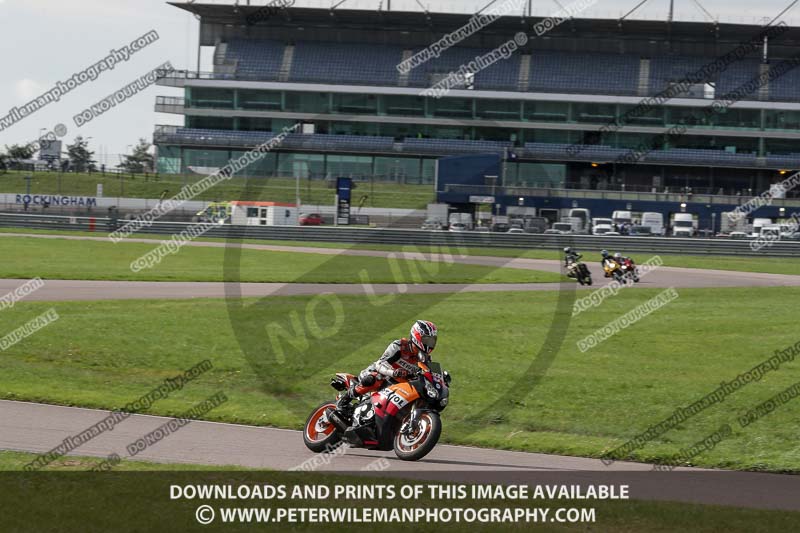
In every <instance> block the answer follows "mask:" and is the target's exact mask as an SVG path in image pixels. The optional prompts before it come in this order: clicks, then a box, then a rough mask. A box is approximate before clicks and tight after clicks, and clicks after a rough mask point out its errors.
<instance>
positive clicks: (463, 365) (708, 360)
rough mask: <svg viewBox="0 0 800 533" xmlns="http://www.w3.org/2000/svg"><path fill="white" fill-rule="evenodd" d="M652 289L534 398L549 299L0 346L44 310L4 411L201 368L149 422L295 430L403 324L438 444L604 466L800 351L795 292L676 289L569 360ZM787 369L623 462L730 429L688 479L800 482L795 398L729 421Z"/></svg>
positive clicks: (398, 304)
mask: <svg viewBox="0 0 800 533" xmlns="http://www.w3.org/2000/svg"><path fill="white" fill-rule="evenodd" d="M658 292H660V291H657V290H647V289H637V290H627V291H622V292H621V293H620V294H619V295H617V296H615V297H613V298H610V299H608V300H606V301H605V302H604V303H603V305H602V306H600V307H599V308H596V309H593V310H589V311H586V312H584V313H581V314H580V315H578V316H577V317H575V318H574V319H572V321H571V323H570V324H569V329H568V330H567V331H566V333H565V335H566V337H565V340H564V343H563V345H561V347H560V348H559V349H557V350H556V351H554V352H553V355H554V358H553V360H552V366H550V367H549V368H545V371H544V372H541V374H542V375H541V376H539V377H540V379H539V380H538V383H536V386H535V387H534V388H533V390H532V392H531V393H530V394H526V393H525V391H526V390H527V389H526V385H527V384H528V383H529V382H530V380H529V379H527V378H526V379H524V380H523V382H522V384H520V385H515V383H516V381H517V380H518V379H521V378H522V374H523V373H524V372H525V371H526V370H527V368H528V366H529V365H530V364H531V362H532V361H533V360H534V359H535V358H536V354H537V353H538V351H539V349H540V347H541V345H542V343H543V339H544V338H545V336H546V335H547V333H548V330H549V329H550V328H551V323H555V324H556V325H557V327H561V326H562V325H563V324H564V320H566V319H568V316H569V312H570V309H566V310H565V311H566V313H565V314H564V315H562V316H559V317H557V318H556V320H555V321H554V320H553V312H554V304H555V301H556V297H557V295H556V294H555V293H553V292H534V293H509V292H506V293H461V294H454V295H451V296H448V297H445V296H441V295H439V296H434V295H406V296H403V297H402V298H395V299H394V300H391V301H388V300H387V299H386V298H380V299H377V300H374V301H373V300H370V299H368V298H364V297H356V296H339V297H335V296H329V297H326V298H323V299H319V298H316V299H314V298H311V297H276V298H267V299H264V300H263V301H261V302H259V303H256V302H253V301H250V300H247V301H246V306H245V307H244V308H243V309H239V308H238V307H237V304H236V303H235V302H231V303H228V304H226V303H225V302H223V301H220V300H194V301H137V302H129V301H128V302H122V301H104V302H73V303H71V302H58V303H56V304H49V303H38V302H20V303H17V305H16V306H15V307H14V308H13V309H7V310H5V311H4V312H2V313H0V331H11V330H12V329H14V328H16V327H19V326H20V325H21V324H23V323H25V322H26V321H27V320H29V319H32V318H33V317H35V316H37V315H38V314H40V313H42V312H44V311H45V310H46V309H48V308H49V307H51V306H54V307H55V308H56V309H57V311H58V313H59V315H60V316H61V317H62V318H61V319H60V320H58V321H57V322H55V323H54V324H52V325H49V326H47V328H46V329H45V330H44V331H42V332H39V333H38V334H36V335H33V336H31V337H28V338H26V339H25V340H23V341H22V342H20V343H19V344H16V345H14V346H12V347H10V348H9V349H8V350H6V351H5V352H2V357H0V397H2V398H6V399H20V400H31V401H42V402H52V403H58V404H66V405H81V406H86V407H97V408H113V407H119V406H122V405H124V404H125V403H127V402H128V401H131V400H133V399H135V398H137V397H138V396H140V395H141V394H143V393H144V392H146V391H148V390H149V389H150V388H152V386H153V384H155V383H157V382H159V381H160V380H162V379H164V378H166V377H171V376H173V375H175V374H176V373H177V372H178V371H180V370H181V369H185V368H188V367H190V366H192V365H194V364H195V363H197V362H199V361H200V360H202V359H205V358H207V357H208V358H210V359H211V360H212V361H213V363H214V365H215V368H214V369H213V370H212V371H210V372H209V373H208V374H205V375H203V376H201V377H200V378H199V379H198V380H196V381H195V382H192V384H191V385H190V386H187V387H186V388H185V389H184V390H183V391H180V392H179V393H176V394H174V395H173V396H171V397H170V398H168V399H165V400H162V401H159V402H158V403H157V404H155V405H154V406H153V407H152V408H151V412H152V413H156V414H163V415H175V414H179V413H181V412H182V411H183V410H185V409H187V408H188V407H190V406H191V405H193V404H194V403H196V402H198V401H200V400H202V399H204V398H206V397H208V396H209V395H211V394H213V393H215V392H216V391H218V390H220V389H221V390H223V391H224V392H225V393H226V395H227V396H228V397H229V399H230V401H228V402H227V403H226V404H224V405H222V406H220V407H219V408H217V409H215V410H214V411H213V412H212V413H210V415H209V417H210V419H212V420H219V421H229V422H241V423H247V424H257V425H274V426H280V427H289V428H299V427H301V425H302V423H303V421H304V418H305V416H306V414H307V412H308V410H310V408H311V406H312V404H314V403H317V402H319V401H321V400H323V399H326V398H330V397H332V393H333V391H332V390H331V389H330V387H329V386H328V378H329V376H330V375H331V374H332V373H333V372H335V371H350V372H355V371H358V370H360V369H362V368H364V367H365V366H366V365H367V364H368V363H370V362H371V361H374V360H375V359H376V358H377V357H378V355H379V354H380V353H381V352H382V351H383V349H384V348H385V346H386V344H387V343H388V342H389V341H391V340H392V339H395V338H398V337H400V336H404V335H406V334H407V328H408V324H409V323H410V321H411V320H412V319H413V318H426V319H429V320H433V321H435V322H437V324H438V325H439V326H440V328H441V338H440V342H439V347H438V348H437V352H436V359H437V360H439V361H441V362H442V364H443V365H444V366H445V368H447V369H449V370H450V371H451V372H452V374H453V376H454V380H453V394H452V397H451V403H450V406H449V407H448V409H447V410H446V411H445V413H444V423H445V430H444V433H443V439H444V441H446V442H451V443H460V444H469V445H477V446H487V447H494V448H505V449H514V450H525V451H539V452H548V453H558V454H567V455H578V456H592V457H599V456H601V455H602V454H603V453H604V451H606V450H609V449H612V448H615V447H617V446H619V445H621V444H623V443H624V442H625V441H626V440H628V439H629V438H631V437H633V436H635V435H637V434H638V433H640V432H641V431H643V430H645V429H646V428H647V427H648V426H649V425H651V424H653V423H656V422H659V421H661V420H663V419H665V418H667V417H669V416H670V415H671V414H672V412H673V411H674V410H675V409H676V408H677V407H679V406H686V405H688V404H690V403H692V402H694V401H696V400H698V399H700V398H701V397H702V396H704V395H706V394H707V393H710V392H711V391H713V390H714V389H715V388H716V387H718V386H719V384H720V382H721V381H723V380H726V381H727V380H732V379H734V378H735V377H736V376H737V375H738V374H739V373H742V372H745V371H746V370H749V369H750V368H751V367H753V366H754V365H756V364H758V363H760V362H761V361H763V360H765V359H767V358H768V357H770V356H771V355H772V353H773V351H774V350H776V349H783V348H785V347H786V346H789V345H791V344H794V343H795V342H797V340H798V339H797V327H796V305H795V303H796V299H797V298H798V297H800V289H798V288H794V287H782V288H758V289H756V288H752V289H750V288H736V289H680V290H679V294H680V297H679V298H678V299H677V300H675V301H673V302H672V303H670V304H669V305H667V306H666V307H664V308H661V309H659V310H658V311H656V312H655V313H654V314H653V315H651V316H648V317H646V318H644V319H642V320H641V321H639V322H637V323H636V324H634V325H632V326H630V327H628V328H627V329H624V330H623V331H621V332H620V333H618V334H617V335H616V336H614V337H613V338H611V339H609V340H607V341H605V342H604V343H602V344H600V345H599V346H598V347H596V348H594V349H592V350H590V351H588V352H586V353H581V352H580V351H579V350H578V349H577V347H576V343H577V341H578V340H579V339H581V338H583V337H584V336H586V335H588V334H590V333H591V332H593V331H595V330H596V329H598V328H600V327H602V326H604V325H606V324H607V323H609V322H610V321H612V320H614V319H615V318H617V317H619V316H621V315H622V314H623V313H625V312H626V311H628V310H630V309H631V308H632V307H634V306H636V305H638V304H640V303H643V302H644V301H646V300H648V299H649V298H651V297H653V296H654V295H655V294H657V293H658ZM570 305H571V304H570ZM567 307H569V306H567ZM232 323H235V324H236V328H233V327H232V325H231V324H232ZM276 325H277V326H276ZM279 330H285V332H286V336H285V337H279V336H277V335H276V333H275V332H276V331H279ZM304 332H305V334H304ZM273 341H275V342H276V343H277V344H274V343H273ZM278 346H280V349H278V348H277V347H278ZM551 351H552V350H551ZM548 353H550V352H548ZM797 365H798V363H797V362H793V363H786V364H785V365H784V366H783V367H781V369H780V370H779V371H776V372H771V373H769V374H768V375H766V376H765V377H764V378H763V379H762V380H761V381H759V382H754V383H751V384H749V385H747V386H746V387H745V388H742V389H740V390H739V391H737V392H736V393H734V394H732V395H731V396H729V397H728V398H726V399H725V401H724V402H723V403H722V404H719V405H714V406H712V407H710V408H709V409H707V410H705V411H703V412H702V413H700V414H699V415H697V416H696V417H694V418H692V419H690V420H688V421H686V422H685V423H683V424H682V425H681V426H679V427H677V428H675V429H672V430H670V431H669V432H667V433H665V434H664V435H662V436H660V437H658V438H656V439H654V440H653V441H652V442H650V443H648V444H647V445H646V446H644V447H643V448H641V449H639V450H636V451H635V452H633V453H632V454H631V455H630V456H629V457H628V458H629V459H633V460H642V461H659V460H664V459H665V458H667V457H670V456H671V455H673V454H675V453H677V452H678V451H679V450H680V449H681V448H682V447H686V446H689V445H691V444H693V443H694V442H696V441H697V440H699V439H701V438H703V437H705V436H706V435H708V434H709V433H710V432H711V431H713V430H714V429H716V428H717V427H719V426H720V425H721V424H723V423H730V424H731V426H732V427H733V435H732V436H731V437H730V438H728V439H726V440H724V441H722V442H721V443H720V444H718V445H717V446H716V447H715V448H714V449H713V450H711V451H707V452H704V453H702V454H701V455H699V456H697V457H695V458H694V459H692V460H691V462H690V463H689V464H692V465H699V466H708V467H724V468H732V469H756V470H767V471H792V472H798V471H800V451H799V450H798V448H797V445H796V434H795V433H796V432H795V429H796V420H797V419H798V417H800V401H794V402H790V403H788V404H786V405H784V406H782V407H781V408H779V409H776V410H775V411H774V412H773V413H772V414H770V415H769V416H767V417H765V418H763V419H761V420H759V421H757V422H755V423H753V424H752V425H750V426H748V427H746V428H739V427H738V425H737V424H736V419H737V417H738V416H741V415H742V414H744V413H745V412H746V411H747V410H748V409H750V408H752V407H754V406H755V405H757V404H759V403H761V402H763V401H765V400H766V399H768V398H770V397H771V396H773V395H774V394H776V393H777V392H779V391H781V390H783V389H784V388H786V387H788V386H789V385H791V384H793V383H795V382H797V381H798V380H800V371H798V368H797ZM531 379H533V378H531ZM501 399H502V400H501ZM497 401H500V402H501V403H499V404H497V405H494V404H495V402H497ZM492 405H493V408H491V409H489V410H488V412H486V409H487V407H488V406H492Z"/></svg>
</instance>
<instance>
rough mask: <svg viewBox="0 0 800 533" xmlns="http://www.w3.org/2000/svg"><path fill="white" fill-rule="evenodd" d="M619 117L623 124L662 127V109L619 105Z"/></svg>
mask: <svg viewBox="0 0 800 533" xmlns="http://www.w3.org/2000/svg"><path fill="white" fill-rule="evenodd" d="M634 110H635V111H634ZM619 116H620V119H621V120H622V122H623V124H636V125H637V126H663V125H664V108H663V107H655V106H651V107H645V106H641V107H639V106H633V105H621V106H619Z"/></svg>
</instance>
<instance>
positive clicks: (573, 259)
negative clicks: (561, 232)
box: [564, 246, 583, 267]
mask: <svg viewBox="0 0 800 533" xmlns="http://www.w3.org/2000/svg"><path fill="white" fill-rule="evenodd" d="M581 257H583V255H581V254H579V253H578V252H576V251H575V250H573V249H572V248H570V247H569V246H567V247H566V248H564V266H565V267H568V266H569V265H570V264H571V263H577V262H578V260H579V259H580V258H581Z"/></svg>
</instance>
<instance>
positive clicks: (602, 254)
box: [600, 250, 612, 278]
mask: <svg viewBox="0 0 800 533" xmlns="http://www.w3.org/2000/svg"><path fill="white" fill-rule="evenodd" d="M607 259H612V258H611V256H610V255H609V253H608V250H601V251H600V266H601V267H603V272H605V267H606V260H607ZM605 277H607V278H610V277H611V274H609V273H608V272H605Z"/></svg>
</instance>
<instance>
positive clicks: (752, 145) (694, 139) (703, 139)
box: [669, 135, 758, 154]
mask: <svg viewBox="0 0 800 533" xmlns="http://www.w3.org/2000/svg"><path fill="white" fill-rule="evenodd" d="M669 147H670V148H693V149H697V150H722V151H725V152H730V153H732V154H755V153H758V139H750V138H740V137H711V136H706V135H682V136H679V137H673V138H671V139H670V140H669Z"/></svg>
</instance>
